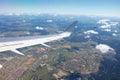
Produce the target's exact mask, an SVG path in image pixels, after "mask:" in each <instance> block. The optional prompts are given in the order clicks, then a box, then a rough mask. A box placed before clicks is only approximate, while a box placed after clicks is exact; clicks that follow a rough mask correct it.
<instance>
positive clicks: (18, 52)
mask: <svg viewBox="0 0 120 80" xmlns="http://www.w3.org/2000/svg"><path fill="white" fill-rule="evenodd" d="M11 51H12V52H14V53H17V54H20V55H22V56H24V54H23V53H21V52H20V51H18V50H16V49H14V50H11Z"/></svg>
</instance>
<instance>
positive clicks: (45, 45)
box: [41, 43, 51, 48]
mask: <svg viewBox="0 0 120 80" xmlns="http://www.w3.org/2000/svg"><path fill="white" fill-rule="evenodd" d="M41 45H43V46H45V47H49V48H50V47H51V46H49V45H47V44H44V43H43V44H41Z"/></svg>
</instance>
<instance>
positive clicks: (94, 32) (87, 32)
mask: <svg viewBox="0 0 120 80" xmlns="http://www.w3.org/2000/svg"><path fill="white" fill-rule="evenodd" d="M84 34H98V32H96V31H94V30H88V31H85V32H84Z"/></svg>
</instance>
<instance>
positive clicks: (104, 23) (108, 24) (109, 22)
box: [97, 19, 118, 29]
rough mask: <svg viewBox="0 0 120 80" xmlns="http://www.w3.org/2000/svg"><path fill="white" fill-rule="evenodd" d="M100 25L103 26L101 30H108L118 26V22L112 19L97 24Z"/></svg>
mask: <svg viewBox="0 0 120 80" xmlns="http://www.w3.org/2000/svg"><path fill="white" fill-rule="evenodd" d="M97 23H98V24H102V25H101V26H100V28H103V29H106V28H111V27H114V26H117V25H118V22H112V21H111V20H110V19H102V20H99V21H98V22H97Z"/></svg>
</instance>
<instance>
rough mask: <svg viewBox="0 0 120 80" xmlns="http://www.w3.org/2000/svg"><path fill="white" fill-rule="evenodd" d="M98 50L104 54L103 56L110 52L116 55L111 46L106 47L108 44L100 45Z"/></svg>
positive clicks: (97, 47)
mask: <svg viewBox="0 0 120 80" xmlns="http://www.w3.org/2000/svg"><path fill="white" fill-rule="evenodd" d="M96 49H98V50H100V51H101V53H103V54H104V53H108V52H110V51H112V52H114V53H115V51H114V49H113V48H111V47H110V46H108V45H106V44H99V45H97V46H96Z"/></svg>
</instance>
